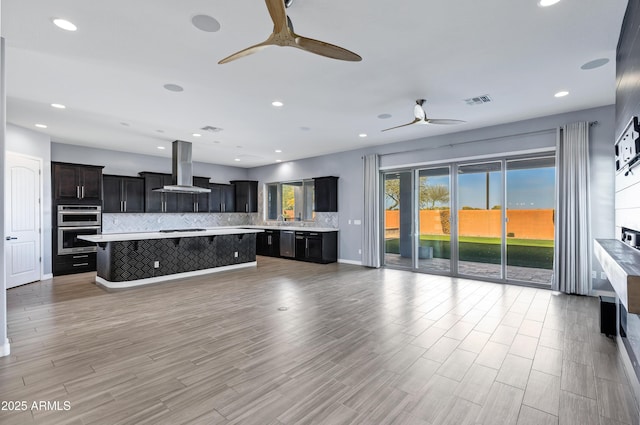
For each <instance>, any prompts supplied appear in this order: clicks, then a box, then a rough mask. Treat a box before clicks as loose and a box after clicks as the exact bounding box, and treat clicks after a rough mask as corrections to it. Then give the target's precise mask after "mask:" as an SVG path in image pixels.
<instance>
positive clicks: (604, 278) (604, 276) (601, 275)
mask: <svg viewBox="0 0 640 425" xmlns="http://www.w3.org/2000/svg"><path fill="white" fill-rule="evenodd" d="M600 279H602V280H607V274H606V273H605V272H600Z"/></svg>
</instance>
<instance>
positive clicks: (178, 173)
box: [153, 140, 211, 193]
mask: <svg viewBox="0 0 640 425" xmlns="http://www.w3.org/2000/svg"><path fill="white" fill-rule="evenodd" d="M172 150H173V153H172V156H171V165H172V167H171V168H172V181H171V183H172V184H171V185H166V186H163V187H160V188H158V189H153V190H154V192H171V193H209V192H211V189H207V188H204V187H198V186H194V185H193V164H192V162H191V143H190V142H183V141H182V140H176V141H175V142H173V143H172Z"/></svg>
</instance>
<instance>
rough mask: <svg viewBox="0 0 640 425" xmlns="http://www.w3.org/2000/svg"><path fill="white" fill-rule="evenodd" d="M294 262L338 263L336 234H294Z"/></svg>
mask: <svg viewBox="0 0 640 425" xmlns="http://www.w3.org/2000/svg"><path fill="white" fill-rule="evenodd" d="M295 258H296V260H302V261H311V262H314V263H334V262H336V261H338V232H296V257H295Z"/></svg>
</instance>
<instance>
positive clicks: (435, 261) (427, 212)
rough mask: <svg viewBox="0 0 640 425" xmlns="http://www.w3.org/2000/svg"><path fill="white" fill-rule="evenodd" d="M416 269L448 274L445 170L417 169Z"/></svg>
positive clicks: (449, 268)
mask: <svg viewBox="0 0 640 425" xmlns="http://www.w3.org/2000/svg"><path fill="white" fill-rule="evenodd" d="M418 176H419V195H418V196H419V197H418V229H419V235H420V240H419V243H418V268H419V269H422V270H425V271H436V272H444V273H449V272H450V271H451V243H450V242H451V227H450V216H451V209H450V205H451V199H450V193H451V185H450V177H449V168H448V167H446V168H434V169H429V170H420V171H419V172H418Z"/></svg>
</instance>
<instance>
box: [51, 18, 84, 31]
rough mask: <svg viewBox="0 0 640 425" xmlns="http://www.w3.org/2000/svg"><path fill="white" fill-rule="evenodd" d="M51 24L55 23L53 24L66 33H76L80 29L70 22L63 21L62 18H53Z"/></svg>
mask: <svg viewBox="0 0 640 425" xmlns="http://www.w3.org/2000/svg"><path fill="white" fill-rule="evenodd" d="M51 22H53V24H54V25H55V26H57V27H58V28H61V29H63V30H65V31H75V30H77V29H78V27H76V26H75V25H74V24H73V22H69V21H67V20H66V19H62V18H53V19H52V20H51Z"/></svg>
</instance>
